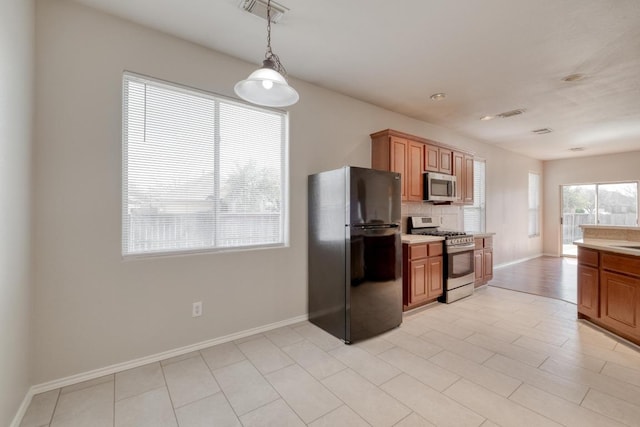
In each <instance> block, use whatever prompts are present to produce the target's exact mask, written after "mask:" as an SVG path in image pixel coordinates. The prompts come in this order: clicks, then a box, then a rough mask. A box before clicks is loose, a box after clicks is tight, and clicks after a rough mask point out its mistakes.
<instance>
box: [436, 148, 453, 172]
mask: <svg viewBox="0 0 640 427" xmlns="http://www.w3.org/2000/svg"><path fill="white" fill-rule="evenodd" d="M438 154H439V155H440V172H441V173H446V174H449V175H451V172H452V171H451V167H452V166H453V165H452V160H451V155H452V154H453V152H452V151H451V150H447V149H444V148H439V149H438Z"/></svg>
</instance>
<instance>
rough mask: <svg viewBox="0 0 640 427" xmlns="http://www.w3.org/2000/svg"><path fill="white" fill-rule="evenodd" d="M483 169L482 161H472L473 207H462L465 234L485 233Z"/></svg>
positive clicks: (483, 162) (484, 166) (484, 167)
mask: <svg viewBox="0 0 640 427" xmlns="http://www.w3.org/2000/svg"><path fill="white" fill-rule="evenodd" d="M485 169H486V163H485V161H484V160H474V161H473V205H470V206H465V207H464V230H465V231H467V232H481V233H482V232H484V231H485V224H486V209H485Z"/></svg>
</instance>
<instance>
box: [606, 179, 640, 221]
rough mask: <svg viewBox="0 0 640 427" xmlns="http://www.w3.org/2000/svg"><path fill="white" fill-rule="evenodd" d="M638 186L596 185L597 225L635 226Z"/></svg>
mask: <svg viewBox="0 0 640 427" xmlns="http://www.w3.org/2000/svg"><path fill="white" fill-rule="evenodd" d="M637 208H638V184H637V183H635V182H625V183H617V184H598V212H597V214H598V224H599V225H626V226H635V225H636V219H637V216H638V213H637Z"/></svg>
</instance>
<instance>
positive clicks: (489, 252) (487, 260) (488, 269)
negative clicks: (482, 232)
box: [482, 249, 493, 282]
mask: <svg viewBox="0 0 640 427" xmlns="http://www.w3.org/2000/svg"><path fill="white" fill-rule="evenodd" d="M482 258H483V261H484V262H483V271H482V275H483V280H484V281H485V282H488V281H489V280H491V279H493V249H485V250H484V251H483V253H482Z"/></svg>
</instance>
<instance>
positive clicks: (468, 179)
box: [462, 156, 473, 205]
mask: <svg viewBox="0 0 640 427" xmlns="http://www.w3.org/2000/svg"><path fill="white" fill-rule="evenodd" d="M462 175H463V178H462V179H463V180H464V184H463V189H462V203H464V204H465V205H473V157H471V156H464V173H463V174H462Z"/></svg>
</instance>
